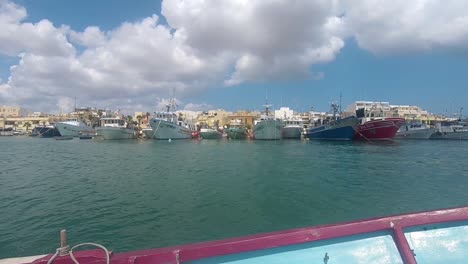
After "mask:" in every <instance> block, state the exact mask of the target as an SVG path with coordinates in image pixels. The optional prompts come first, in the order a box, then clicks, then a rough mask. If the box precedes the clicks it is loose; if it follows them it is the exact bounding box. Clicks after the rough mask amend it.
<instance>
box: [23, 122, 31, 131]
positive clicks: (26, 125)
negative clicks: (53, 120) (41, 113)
mask: <svg viewBox="0 0 468 264" xmlns="http://www.w3.org/2000/svg"><path fill="white" fill-rule="evenodd" d="M23 127H25V128H26V132H28V131H29V128H30V127H31V123H29V122H26V123H24V124H23Z"/></svg>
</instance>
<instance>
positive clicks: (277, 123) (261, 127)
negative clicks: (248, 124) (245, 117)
mask: <svg viewBox="0 0 468 264" xmlns="http://www.w3.org/2000/svg"><path fill="white" fill-rule="evenodd" d="M264 106H265V112H264V114H262V115H261V116H260V120H256V121H255V122H256V124H255V126H254V129H253V134H254V139H256V140H278V139H281V129H282V128H283V122H282V121H281V120H280V119H277V118H275V117H274V116H272V115H271V114H270V105H268V104H266V105H264Z"/></svg>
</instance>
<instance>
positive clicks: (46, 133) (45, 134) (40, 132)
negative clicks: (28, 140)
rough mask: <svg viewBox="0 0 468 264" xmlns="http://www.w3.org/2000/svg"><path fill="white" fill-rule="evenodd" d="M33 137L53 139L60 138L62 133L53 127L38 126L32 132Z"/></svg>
mask: <svg viewBox="0 0 468 264" xmlns="http://www.w3.org/2000/svg"><path fill="white" fill-rule="evenodd" d="M31 136H32V137H42V138H53V137H59V136H60V133H59V131H58V130H57V128H55V126H53V125H43V126H36V127H35V128H33V130H32V131H31Z"/></svg>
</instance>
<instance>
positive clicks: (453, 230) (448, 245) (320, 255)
mask: <svg viewBox="0 0 468 264" xmlns="http://www.w3.org/2000/svg"><path fill="white" fill-rule="evenodd" d="M61 234H63V233H61ZM61 237H63V238H65V239H63V240H61V246H62V247H61V248H59V249H58V250H57V253H56V254H55V255H46V256H37V257H36V259H34V257H29V259H28V260H26V261H25V260H20V259H16V261H15V259H13V260H10V263H18V262H20V263H26V262H29V263H33V264H46V263H52V262H53V263H60V264H72V263H74V262H75V263H77V262H79V263H81V264H91V263H93V264H102V263H113V264H123V263H132V264H135V263H139V264H149V263H160V264H162V263H174V264H175V263H192V264H195V263H196V264H208V263H211V264H213V263H236V264H248V263H249V264H252V263H273V264H274V263H291V264H303V263H324V264H331V263H349V264H357V263H397V264H398V263H401V264H403V263H405V264H417V263H465V262H466V259H468V243H467V242H468V240H467V237H468V207H460V208H452V209H444V210H435V211H427V212H420V213H411V214H403V215H394V216H388V217H382V218H372V219H366V220H359V221H353V222H347V223H342V224H333V225H322V226H315V227H305V228H297V229H291V230H286V231H279V232H273V233H266V234H259V235H251V236H246V237H240V238H233V239H225V240H220V241H211V242H203V243H198V244H192V245H184V246H175V247H169V248H161V249H147V250H141V251H134V252H126V253H112V254H110V253H109V251H108V250H107V249H106V248H105V247H103V246H101V245H96V244H93V245H92V246H98V247H100V248H101V249H102V250H103V251H104V252H105V254H104V253H103V252H100V251H98V250H87V251H78V252H76V251H73V252H71V251H70V250H69V249H70V247H69V246H68V245H67V243H66V241H64V240H66V235H62V236H61ZM84 245H86V244H84ZM89 245H90V244H88V246H89ZM80 246H83V244H80V245H77V246H75V247H72V249H75V248H76V247H80ZM59 253H63V256H59ZM71 257H73V258H74V259H75V260H76V261H72V259H71ZM31 259H33V260H31Z"/></svg>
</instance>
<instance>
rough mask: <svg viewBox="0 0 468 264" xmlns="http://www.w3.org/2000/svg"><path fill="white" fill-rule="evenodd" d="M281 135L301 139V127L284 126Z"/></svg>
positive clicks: (285, 137) (286, 137)
mask: <svg viewBox="0 0 468 264" xmlns="http://www.w3.org/2000/svg"><path fill="white" fill-rule="evenodd" d="M281 135H282V137H283V138H284V139H300V138H301V135H302V128H301V127H288V126H287V127H283V129H282V130H281Z"/></svg>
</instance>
